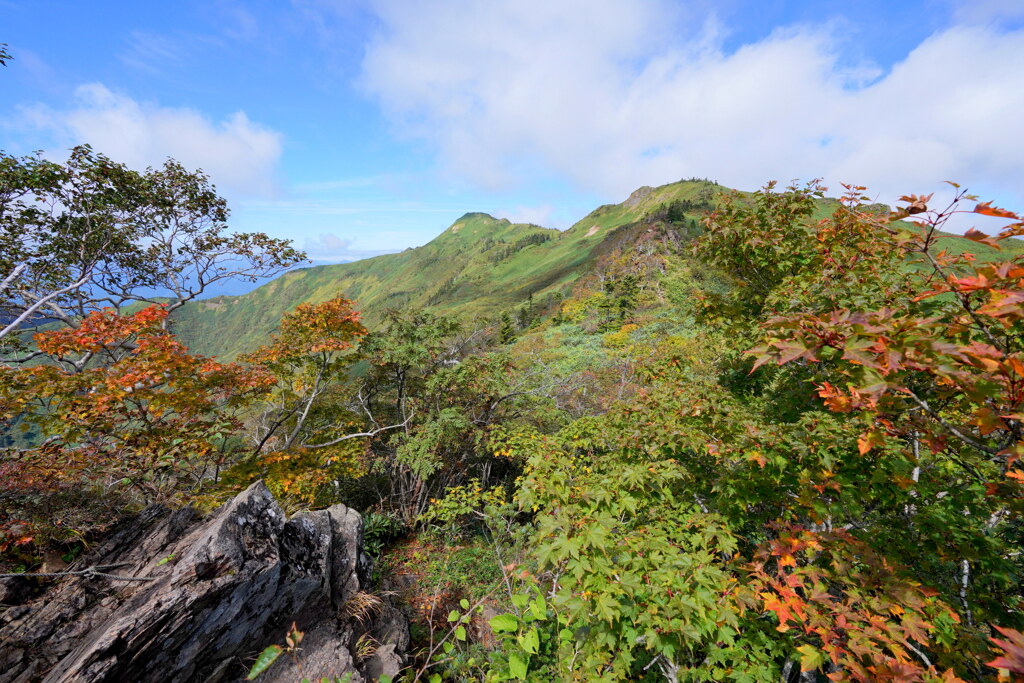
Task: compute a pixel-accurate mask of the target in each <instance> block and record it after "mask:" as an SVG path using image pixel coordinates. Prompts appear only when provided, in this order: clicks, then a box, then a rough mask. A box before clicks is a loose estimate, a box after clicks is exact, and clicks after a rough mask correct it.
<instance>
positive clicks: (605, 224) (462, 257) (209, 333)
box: [174, 180, 996, 358]
mask: <svg viewBox="0 0 1024 683" xmlns="http://www.w3.org/2000/svg"><path fill="white" fill-rule="evenodd" d="M728 191H729V189H728V188H725V187H723V186H721V185H718V184H717V183H713V182H710V181H704V180H686V181H680V182H676V183H671V184H668V185H663V186H660V187H646V186H645V187H641V188H639V189H637V190H636V191H634V192H633V193H632V194H631V195H630V196H629V197H628V198H627V199H626V200H625V201H623V202H621V203H619V204H606V205H603V206H600V207H598V208H597V209H595V210H594V211H592V212H590V213H589V214H587V216H585V217H584V218H582V219H581V220H579V221H577V222H576V223H575V224H574V225H573V226H572V227H570V228H569V229H567V230H565V231H560V230H556V229H553V228H544V227H541V226H538V225H533V224H527V223H512V222H510V221H509V220H507V219H504V218H502V219H499V218H495V217H493V216H491V215H489V214H486V213H479V212H471V213H467V214H465V215H463V216H462V217H460V218H459V219H458V220H457V221H455V222H454V223H453V224H452V225H451V226H449V227H448V228H447V229H446V230H444V231H443V232H442V233H441V234H440V235H438V236H437V237H436V238H434V239H433V240H431V241H430V242H428V243H427V244H425V245H423V246H420V247H414V248H409V249H406V250H404V251H402V252H399V253H395V254H384V255H381V256H375V257H373V258H368V259H363V260H359V261H352V262H348V263H340V264H331V265H320V266H313V267H309V268H301V269H296V270H292V271H290V272H288V273H285V274H283V275H281V276H279V277H277V278H275V279H274V280H272V281H270V282H268V283H267V284H265V285H262V286H261V287H259V288H257V289H254V290H252V291H251V292H248V293H246V294H243V295H240V296H219V297H213V298H210V299H204V300H202V301H198V302H196V303H195V304H193V305H191V306H186V307H184V308H182V309H181V310H179V311H178V312H177V313H176V314H175V324H174V331H175V333H176V334H177V335H178V336H179V337H180V338H181V339H182V340H183V341H184V342H185V343H186V344H188V346H189V348H190V349H191V350H192V351H193V352H195V353H199V354H202V355H207V356H217V357H222V358H235V357H237V356H238V355H239V354H241V353H244V352H246V351H251V350H253V349H255V348H256V347H257V346H259V345H260V344H262V343H264V342H265V341H266V339H267V338H268V336H269V335H270V334H271V333H272V332H273V331H274V330H275V329H276V327H277V324H278V322H279V321H280V319H281V316H282V315H283V314H284V313H285V312H287V311H289V310H291V309H293V308H294V307H295V306H297V305H298V304H301V303H306V302H312V303H317V302H321V301H326V300H327V299H330V298H333V297H336V296H339V295H340V296H345V297H347V298H349V299H352V300H353V301H355V302H356V308H357V309H358V310H359V311H361V312H362V315H363V319H364V321H365V322H366V323H367V324H368V325H369V326H371V327H372V326H373V325H374V324H375V323H377V322H379V321H380V319H381V316H382V315H383V313H384V311H386V310H387V309H390V308H424V309H430V310H434V311H436V312H445V313H453V314H456V315H459V316H462V317H465V318H472V317H494V316H497V315H499V314H500V313H501V312H502V311H504V310H507V309H509V308H511V307H513V306H517V305H519V304H521V303H523V302H524V301H526V300H527V299H528V298H530V297H532V298H533V300H534V301H535V302H537V303H538V304H539V305H541V306H542V307H543V306H545V305H550V304H552V303H553V302H555V301H557V300H558V299H560V298H561V297H562V296H564V295H566V294H568V293H569V292H570V291H571V289H572V286H573V283H574V282H576V281H577V280H578V279H579V278H581V277H584V276H586V275H587V274H589V273H590V271H591V269H592V266H593V264H594V263H595V262H596V261H597V259H598V258H600V256H601V255H602V254H603V253H606V252H607V251H609V250H610V249H613V248H614V247H615V246H617V245H621V244H622V243H623V241H629V240H631V239H635V238H636V237H638V236H639V234H640V232H641V230H640V227H641V225H642V224H643V222H644V220H645V219H648V220H649V221H653V222H656V220H655V218H652V217H657V215H658V214H657V212H658V211H659V210H663V208H664V207H666V206H668V205H671V204H675V205H676V206H677V207H680V210H681V211H683V214H682V215H683V219H684V220H685V221H691V222H693V221H695V220H696V219H697V218H698V217H699V216H700V215H701V214H702V213H703V212H704V211H705V210H707V209H709V208H712V207H713V205H714V202H715V199H716V197H717V196H718V195H719V194H720V193H722V192H728ZM836 205H837V204H836V203H835V202H834V200H830V201H826V202H822V211H821V214H822V216H824V215H826V214H827V213H830V212H831V211H832V210H834V208H835V206H836ZM660 218H664V212H663V211H662V215H661V216H660ZM691 224H692V223H691ZM943 241H944V244H943V246H944V247H945V248H947V249H949V250H951V251H956V252H960V251H966V250H969V251H972V252H974V253H976V254H977V255H978V257H979V258H980V259H983V260H987V259H988V258H991V257H993V256H994V255H995V253H996V252H995V251H994V250H992V249H991V248H989V247H986V246H985V245H981V244H977V243H974V242H970V241H968V240H965V239H963V238H959V237H955V236H946V237H944V238H943ZM988 252H991V253H988Z"/></svg>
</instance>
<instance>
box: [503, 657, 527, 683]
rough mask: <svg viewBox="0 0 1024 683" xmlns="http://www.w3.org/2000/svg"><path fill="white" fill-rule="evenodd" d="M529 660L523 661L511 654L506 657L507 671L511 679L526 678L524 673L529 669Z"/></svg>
mask: <svg viewBox="0 0 1024 683" xmlns="http://www.w3.org/2000/svg"><path fill="white" fill-rule="evenodd" d="M529 661H530V660H529V658H527V659H525V660H524V659H523V658H522V657H520V656H519V655H517V654H511V655H509V656H508V671H509V673H510V674H512V677H513V678H520V679H525V678H526V672H527V671H528V669H529Z"/></svg>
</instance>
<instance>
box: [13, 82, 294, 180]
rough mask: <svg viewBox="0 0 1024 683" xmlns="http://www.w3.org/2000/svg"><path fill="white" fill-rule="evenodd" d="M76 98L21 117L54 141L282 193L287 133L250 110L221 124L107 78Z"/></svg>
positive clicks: (29, 109) (28, 110)
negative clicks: (124, 91) (140, 96)
mask: <svg viewBox="0 0 1024 683" xmlns="http://www.w3.org/2000/svg"><path fill="white" fill-rule="evenodd" d="M75 100H76V102H75V106H74V107H72V108H70V109H65V110H55V109H51V108H49V107H45V106H42V105H37V106H33V107H26V108H24V109H23V110H22V114H23V120H22V122H21V123H22V124H24V125H29V126H33V127H36V128H40V129H42V130H44V131H47V132H49V133H50V135H51V136H52V138H53V143H54V147H61V148H67V147H71V146H73V145H76V144H82V143H88V144H90V145H92V146H93V148H94V149H96V150H97V151H99V152H102V153H104V154H106V155H107V156H109V157H111V158H112V159H114V160H115V161H119V162H122V163H124V164H127V165H128V166H130V167H132V168H139V169H141V168H145V167H146V166H158V165H160V164H162V163H163V161H164V160H165V159H166V158H167V157H173V158H174V159H177V160H178V161H180V162H181V163H182V164H183V165H185V167H186V168H189V169H196V168H201V169H203V170H204V171H206V172H207V173H208V174H209V175H210V177H211V179H212V180H213V182H214V183H216V184H217V186H218V188H219V189H222V190H226V191H227V192H229V193H233V194H237V195H243V196H246V195H247V196H260V195H263V196H267V195H274V194H276V191H277V184H276V182H275V179H274V175H275V168H276V166H277V163H278V160H279V159H280V156H281V135H280V134H279V133H277V132H275V131H273V130H271V129H269V128H267V127H265V126H262V125H260V124H257V123H254V122H252V121H250V120H249V118H248V117H247V116H246V115H245V113H244V112H241V111H239V112H236V113H234V114H232V115H231V116H229V117H227V118H226V119H224V120H223V121H220V122H214V121H211V120H210V119H209V118H207V117H206V116H204V115H203V114H201V113H199V112H197V111H195V110H193V109H187V108H174V107H162V106H159V105H156V104H151V103H141V102H137V101H136V100H134V99H132V98H130V97H127V96H125V95H121V94H117V93H114V92H112V91H111V90H110V89H108V88H107V87H106V86H104V85H102V84H100V83H91V84H88V85H83V86H80V87H79V88H77V89H76V91H75ZM62 155H63V153H61V155H59V156H62Z"/></svg>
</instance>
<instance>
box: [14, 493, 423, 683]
mask: <svg viewBox="0 0 1024 683" xmlns="http://www.w3.org/2000/svg"><path fill="white" fill-rule="evenodd" d="M89 567H107V568H106V569H103V570H99V571H101V572H102V573H106V574H110V575H115V576H118V577H128V578H131V579H135V580H130V581H129V580H123V579H114V578H110V577H109V576H102V575H80V576H72V577H66V578H62V579H60V580H59V582H57V583H55V584H54V585H52V586H51V587H49V588H48V589H47V590H45V591H44V592H43V593H42V594H41V595H40V596H38V597H36V598H34V599H33V600H31V601H30V602H27V603H26V604H23V605H17V606H13V607H8V608H7V609H6V610H5V611H4V612H3V613H2V614H0V683H14V682H17V683H22V682H29V681H47V682H57V681H89V682H92V681H109V682H111V683H113V682H115V681H116V682H117V683H122V682H124V681H133V682H134V681H140V682H141V681H210V682H214V681H234V680H240V679H242V678H244V677H245V674H246V672H247V671H248V669H249V667H250V666H251V664H252V662H253V661H254V659H255V657H256V655H257V654H258V653H259V652H260V651H262V650H263V649H264V648H265V647H267V646H268V645H271V644H275V643H277V644H283V643H284V638H285V635H286V633H287V632H288V631H289V629H290V627H291V624H292V623H293V622H294V623H295V624H296V625H297V627H298V628H299V630H301V631H304V632H305V637H304V639H303V641H302V644H301V648H302V649H301V651H300V652H298V654H297V657H296V658H295V659H294V660H293V659H292V658H291V657H289V656H283V657H281V658H280V660H279V661H278V663H276V664H275V665H274V666H273V667H271V668H270V670H269V671H267V672H266V673H265V674H263V676H261V678H260V680H261V681H288V682H289V683H290V682H291V681H296V680H299V679H300V678H303V677H305V678H309V679H311V680H318V679H319V678H320V677H322V676H328V677H332V678H333V677H342V678H344V676H345V675H349V676H350V678H349V680H350V681H351V683H363V682H365V681H372V680H376V679H377V678H378V677H379V676H380V675H381V674H388V675H391V676H394V675H395V674H396V673H397V671H398V669H399V668H400V666H401V663H402V653H403V651H404V650H405V648H406V647H408V642H409V637H408V626H407V623H406V621H405V619H404V617H403V616H402V614H401V612H399V611H398V610H397V609H395V608H393V607H391V606H390V605H388V604H386V603H384V602H383V601H381V600H380V599H379V598H376V597H374V596H371V595H370V594H369V593H368V592H367V591H368V589H369V571H370V562H369V561H368V560H367V558H366V556H365V555H363V553H362V519H361V518H360V516H359V515H358V514H357V513H356V512H355V511H353V510H349V509H348V508H346V507H345V506H343V505H336V506H334V507H332V508H330V509H327V510H319V511H316V512H306V513H302V514H299V515H296V516H294V517H292V518H291V519H286V518H285V515H284V514H283V512H282V511H281V508H280V507H279V506H278V505H277V503H276V502H275V501H274V498H273V496H272V495H271V494H270V492H269V491H268V490H267V488H266V487H265V486H264V485H263V484H262V482H258V483H256V484H254V485H252V486H251V487H249V488H248V489H247V490H246V491H244V492H242V493H241V494H239V495H238V496H237V497H236V498H234V499H233V500H232V501H230V502H228V503H227V504H225V505H223V506H222V507H220V508H219V509H218V510H216V511H214V512H213V513H211V514H210V515H209V516H207V517H205V518H203V517H201V516H200V515H199V514H198V513H197V512H195V511H194V510H192V509H190V508H186V509H182V510H177V511H174V512H172V511H170V510H168V509H167V508H164V507H160V506H153V507H150V508H148V509H146V510H145V511H144V512H143V513H142V514H141V515H140V516H139V517H138V518H136V519H135V520H133V522H132V523H130V524H128V525H125V526H124V527H122V528H121V529H119V530H118V531H117V532H115V533H114V534H113V535H112V536H111V537H110V538H109V539H107V541H106V542H104V543H103V544H102V545H100V546H99V547H97V548H96V549H95V550H94V551H92V552H89V553H87V554H86V555H85V556H83V557H81V558H79V559H78V560H76V562H74V563H73V564H72V565H71V566H69V567H68V568H67V570H68V571H81V570H83V569H86V568H89ZM357 644H358V647H357ZM359 655H361V656H362V657H361V658H360V656H359ZM298 664H301V674H300V673H299V670H298V668H297V665H298Z"/></svg>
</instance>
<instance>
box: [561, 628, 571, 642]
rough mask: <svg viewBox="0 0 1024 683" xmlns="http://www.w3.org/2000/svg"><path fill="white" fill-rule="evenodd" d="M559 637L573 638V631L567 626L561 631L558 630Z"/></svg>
mask: <svg viewBox="0 0 1024 683" xmlns="http://www.w3.org/2000/svg"><path fill="white" fill-rule="evenodd" d="M558 639H559V640H572V631H570V630H569V629H567V628H563V629H562V630H561V631H559V632H558Z"/></svg>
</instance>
